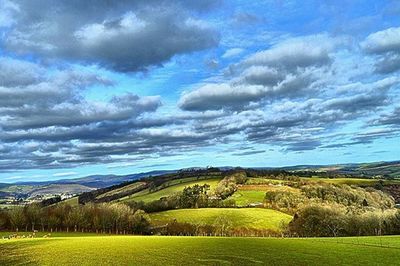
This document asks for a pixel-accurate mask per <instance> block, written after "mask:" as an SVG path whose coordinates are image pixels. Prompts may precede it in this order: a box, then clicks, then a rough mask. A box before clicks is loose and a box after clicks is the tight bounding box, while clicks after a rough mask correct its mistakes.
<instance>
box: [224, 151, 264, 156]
mask: <svg viewBox="0 0 400 266" xmlns="http://www.w3.org/2000/svg"><path fill="white" fill-rule="evenodd" d="M264 152H265V151H264V150H256V151H244V152H236V153H232V155H234V156H247V155H254V154H259V153H264Z"/></svg>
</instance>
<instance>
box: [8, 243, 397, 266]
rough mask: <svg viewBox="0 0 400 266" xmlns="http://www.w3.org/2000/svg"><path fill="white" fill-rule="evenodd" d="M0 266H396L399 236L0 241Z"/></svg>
mask: <svg viewBox="0 0 400 266" xmlns="http://www.w3.org/2000/svg"><path fill="white" fill-rule="evenodd" d="M0 250H1V256H0V265H59V266H62V265H394V264H397V263H398V262H399V261H400V252H399V250H400V237H398V236H396V237H359V238H325V239H322V238H313V239H280V238H233V237H232V238H222V237H221V238H218V237H217V238H215V237H155V236H99V237H60V238H54V239H26V240H25V239H24V240H0Z"/></svg>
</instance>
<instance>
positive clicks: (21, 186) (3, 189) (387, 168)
mask: <svg viewBox="0 0 400 266" xmlns="http://www.w3.org/2000/svg"><path fill="white" fill-rule="evenodd" d="M205 169H208V168H204V167H191V168H185V169H180V170H158V171H151V172H143V173H136V174H129V175H91V176H86V177H81V178H76V179H62V180H55V181H43V182H18V183H14V184H4V183H0V193H1V194H0V197H5V196H6V195H20V196H23V197H27V196H31V195H38V194H53V193H54V194H57V193H72V194H80V193H82V192H89V191H92V190H96V189H103V188H108V187H112V186H115V185H119V184H121V183H127V182H131V181H134V180H138V179H142V178H144V177H151V176H161V175H167V174H179V173H188V172H196V171H202V170H205ZM234 169H240V167H231V166H223V167H219V168H218V170H219V171H229V170H234ZM241 169H258V170H260V169H262V170H269V171H275V170H276V171H288V172H292V173H293V172H294V173H295V174H298V175H300V176H302V175H304V176H307V175H318V176H321V177H324V176H327V177H329V176H332V175H333V176H335V175H343V176H348V177H349V176H351V177H363V178H374V177H379V178H383V179H393V178H400V161H393V162H373V163H351V164H333V165H295V166H287V167H256V168H241Z"/></svg>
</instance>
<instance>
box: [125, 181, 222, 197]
mask: <svg viewBox="0 0 400 266" xmlns="http://www.w3.org/2000/svg"><path fill="white" fill-rule="evenodd" d="M181 181H182V183H181ZM219 181H221V178H211V179H200V180H196V178H185V179H179V180H173V181H170V183H167V184H166V186H167V187H166V188H163V189H161V190H158V191H155V192H150V191H149V189H145V190H142V191H140V192H138V193H135V194H133V195H131V196H128V197H125V198H123V199H122V201H131V200H134V201H143V202H151V201H154V200H159V199H160V198H162V197H167V196H170V195H173V194H174V193H177V192H180V191H182V190H183V189H184V188H185V187H188V186H194V185H196V184H198V185H204V184H209V185H210V190H211V191H212V190H214V189H215V187H216V186H217V185H218V183H219Z"/></svg>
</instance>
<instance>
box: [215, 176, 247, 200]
mask: <svg viewBox="0 0 400 266" xmlns="http://www.w3.org/2000/svg"><path fill="white" fill-rule="evenodd" d="M246 180H247V174H246V172H237V173H235V174H232V175H229V176H226V177H225V178H224V179H222V180H221V181H220V182H219V183H218V186H217V187H216V188H215V196H217V197H218V198H219V199H222V200H224V199H226V198H228V197H230V196H232V195H233V193H235V192H236V190H237V187H238V186H237V185H238V184H244V183H246Z"/></svg>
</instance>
